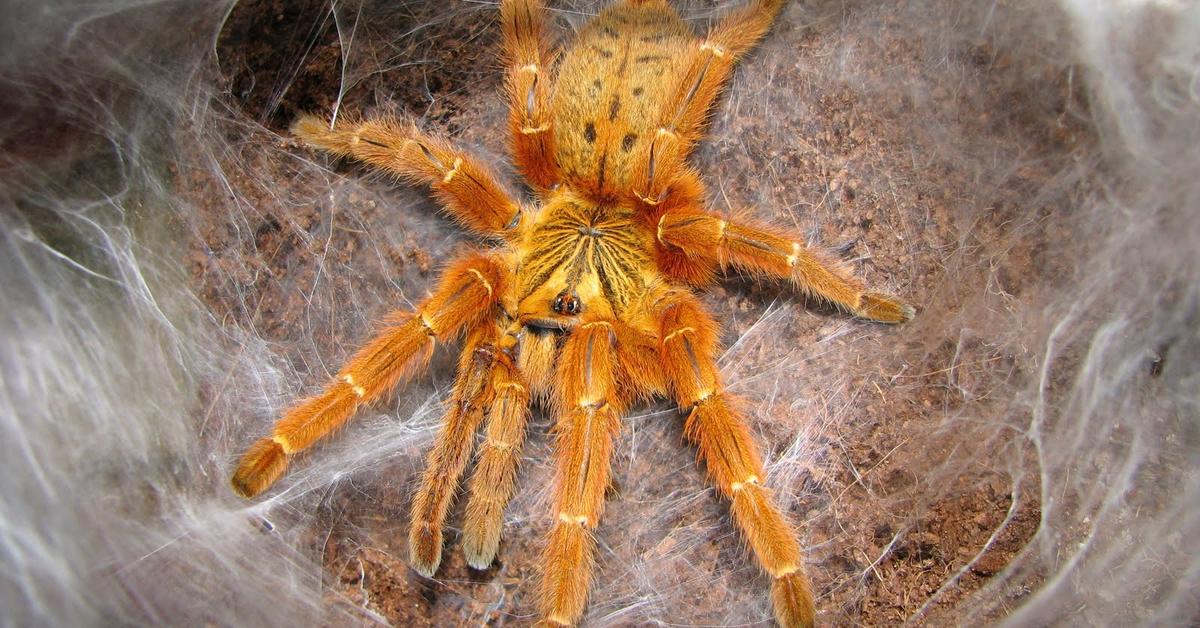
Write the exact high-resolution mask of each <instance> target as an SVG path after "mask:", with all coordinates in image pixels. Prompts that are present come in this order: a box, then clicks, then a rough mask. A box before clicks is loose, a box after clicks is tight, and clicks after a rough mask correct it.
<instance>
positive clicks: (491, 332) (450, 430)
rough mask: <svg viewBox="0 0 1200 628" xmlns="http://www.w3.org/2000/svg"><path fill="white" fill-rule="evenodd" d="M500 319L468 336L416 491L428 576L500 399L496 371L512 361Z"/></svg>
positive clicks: (414, 538) (417, 553) (417, 540)
mask: <svg viewBox="0 0 1200 628" xmlns="http://www.w3.org/2000/svg"><path fill="white" fill-rule="evenodd" d="M496 336H497V333H496V327H495V325H487V324H485V325H482V326H481V327H480V329H478V330H476V331H475V332H473V333H472V334H471V336H470V337H469V338H468V339H467V342H466V344H465V346H464V347H463V352H462V354H461V355H460V357H459V364H458V376H457V377H456V379H455V381H454V392H453V393H452V394H451V395H450V400H449V405H450V407H449V409H448V410H447V412H446V420H445V422H444V424H443V426H442V431H441V433H439V434H438V437H437V440H436V441H435V444H434V446H433V449H431V450H430V451H429V458H428V462H427V463H426V466H425V472H424V473H423V474H422V475H421V485H420V487H419V488H418V489H417V492H416V494H415V495H414V496H413V501H412V523H411V526H410V528H409V533H408V551H409V558H410V562H411V564H412V566H413V569H416V570H417V571H418V572H419V573H421V574H422V575H424V576H426V577H430V576H432V575H433V574H434V572H436V571H437V568H438V564H439V563H441V560H442V529H443V527H444V526H445V523H446V514H447V513H448V512H449V511H450V504H451V501H453V499H454V495H455V492H456V491H457V490H458V484H459V480H460V479H461V478H462V473H463V470H464V469H465V468H466V466H467V461H468V459H469V458H470V457H471V451H472V449H474V446H475V432H477V431H478V430H479V424H480V423H482V422H483V418H484V415H485V414H487V412H488V410H489V408H492V407H493V405H494V404H495V402H496V398H497V390H496V387H495V379H494V376H493V371H494V370H496V369H497V368H503V367H502V366H501V361H507V360H506V356H504V355H503V354H502V353H501V352H500V349H499V348H497V346H496Z"/></svg>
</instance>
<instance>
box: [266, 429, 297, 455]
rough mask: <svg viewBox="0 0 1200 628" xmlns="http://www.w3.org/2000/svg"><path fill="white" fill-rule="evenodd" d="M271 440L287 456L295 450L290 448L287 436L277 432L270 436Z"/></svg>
mask: <svg viewBox="0 0 1200 628" xmlns="http://www.w3.org/2000/svg"><path fill="white" fill-rule="evenodd" d="M271 440H272V441H274V443H275V444H276V445H279V448H280V449H282V450H283V453H285V454H287V455H289V456H290V455H292V452H293V451H295V450H294V449H292V446H291V445H290V444H289V443H288V440H287V438H286V437H284V436H280V435H279V434H276V435H274V436H272V437H271Z"/></svg>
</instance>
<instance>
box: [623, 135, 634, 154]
mask: <svg viewBox="0 0 1200 628" xmlns="http://www.w3.org/2000/svg"><path fill="white" fill-rule="evenodd" d="M636 141H637V134H636V133H627V134H625V137H624V138H622V139H621V150H623V151H625V152H627V153H628V152H629V150H630V149H631V148H633V143H634V142H636Z"/></svg>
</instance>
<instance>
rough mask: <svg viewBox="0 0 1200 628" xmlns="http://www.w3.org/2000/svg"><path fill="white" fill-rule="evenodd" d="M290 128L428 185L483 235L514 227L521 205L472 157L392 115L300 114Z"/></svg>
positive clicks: (314, 143) (460, 218)
mask: <svg viewBox="0 0 1200 628" xmlns="http://www.w3.org/2000/svg"><path fill="white" fill-rule="evenodd" d="M292 134H294V135H295V136H296V137H299V138H300V139H302V140H304V142H305V143H307V144H308V145H310V146H314V147H316V148H320V149H323V150H326V151H329V152H331V153H333V154H335V155H338V156H340V157H352V158H354V159H357V160H359V161H363V162H366V163H368V164H370V165H372V166H375V167H376V168H380V169H382V170H385V171H387V172H390V173H392V174H395V175H397V176H399V177H400V178H402V179H405V180H407V181H410V182H412V183H421V184H427V185H429V186H430V187H431V188H432V189H433V192H434V195H435V196H436V197H437V199H438V200H439V201H440V202H441V204H442V206H443V207H445V208H446V210H447V211H448V212H449V213H450V215H451V216H452V217H453V218H454V219H455V220H456V221H457V222H458V223H459V224H461V225H462V226H463V227H465V228H467V229H469V230H471V231H473V232H475V233H476V234H478V235H482V236H497V235H505V234H510V233H513V230H514V229H515V228H516V227H517V226H518V225H519V224H520V220H521V208H520V206H519V205H517V203H516V201H514V200H513V199H512V197H511V196H510V195H509V194H508V192H506V191H505V190H504V188H503V186H501V185H500V184H499V183H498V182H497V181H496V178H495V176H494V175H492V174H491V173H490V172H489V171H488V170H487V169H486V168H484V167H483V165H482V164H480V163H479V162H478V161H477V160H476V159H475V158H474V157H471V156H470V155H468V154H466V153H463V152H461V151H459V150H457V149H455V148H454V147H453V146H452V145H450V144H449V143H448V142H446V141H444V140H441V139H438V138H436V137H433V136H430V135H426V134H424V133H422V132H420V131H419V130H417V127H416V126H415V125H413V124H412V123H406V122H401V121H399V120H395V119H388V118H382V119H376V120H362V121H355V120H346V119H341V120H338V121H337V124H335V125H334V126H333V127H332V128H330V126H329V123H328V122H326V121H325V120H324V119H323V118H321V117H319V116H314V115H311V114H306V115H302V116H300V117H299V118H297V119H296V121H295V122H294V123H292Z"/></svg>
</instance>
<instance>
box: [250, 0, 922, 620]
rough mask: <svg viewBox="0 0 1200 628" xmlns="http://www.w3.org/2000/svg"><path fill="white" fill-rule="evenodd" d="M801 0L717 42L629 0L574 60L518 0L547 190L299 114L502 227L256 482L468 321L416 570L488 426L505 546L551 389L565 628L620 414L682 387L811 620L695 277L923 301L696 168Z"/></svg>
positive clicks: (515, 60) (593, 27) (513, 101)
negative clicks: (719, 199)
mask: <svg viewBox="0 0 1200 628" xmlns="http://www.w3.org/2000/svg"><path fill="white" fill-rule="evenodd" d="M784 2H785V0H750V3H749V4H748V5H747V6H745V7H743V8H741V9H739V10H737V11H735V12H733V13H731V14H729V15H728V16H726V17H725V18H724V19H722V20H721V21H720V22H719V23H718V24H717V25H716V27H715V28H713V29H712V30H711V31H710V32H709V33H708V34H707V36H705V37H704V38H702V39H697V38H696V37H695V36H694V35H693V33H692V32H691V31H690V30H689V28H688V27H687V26H686V25H685V24H684V22H683V21H682V20H681V19H680V18H679V17H678V15H677V14H676V13H675V12H674V11H673V10H672V9H671V8H670V7H669V6H667V4H666V3H665V2H664V1H663V0H625V1H623V2H619V3H618V4H616V5H615V6H612V7H610V8H608V9H606V10H605V11H603V12H602V13H600V15H598V16H597V17H596V18H594V19H592V20H591V21H590V22H588V23H587V24H586V25H585V26H584V27H583V28H582V29H581V30H580V31H579V33H578V35H577V37H576V38H575V42H574V44H573V45H572V46H571V47H570V48H568V49H567V50H566V51H565V52H564V53H562V55H561V58H557V60H556V57H557V55H556V53H555V52H553V51H552V47H551V44H550V39H549V37H548V35H547V33H546V16H545V9H544V7H543V6H542V5H541V3H540V2H538V0H504V1H503V2H502V3H501V20H502V23H503V32H504V59H505V62H506V64H507V77H506V85H507V92H508V99H509V103H510V112H509V128H510V132H511V136H512V137H511V141H512V153H513V158H514V159H515V161H516V165H517V166H518V168H519V169H520V172H521V173H522V174H523V175H524V177H525V179H526V180H527V181H528V182H529V183H530V184H531V186H532V187H533V192H534V194H535V197H536V200H534V201H532V202H531V203H528V204H527V203H522V202H520V201H518V200H516V199H515V198H514V197H513V195H512V194H510V193H509V192H507V191H506V190H505V189H504V187H503V186H501V185H500V184H499V183H498V182H497V180H496V178H495V177H494V176H493V175H492V174H491V173H489V172H488V170H487V169H486V168H485V167H484V166H483V165H482V164H480V163H479V162H478V161H477V160H475V159H473V158H472V157H471V156H469V155H467V154H465V153H463V152H460V151H459V150H457V149H455V148H454V147H453V146H451V145H450V144H448V143H447V142H445V141H443V140H440V139H437V138H434V137H430V136H428V135H425V134H424V133H422V132H421V131H419V130H418V129H416V128H415V127H414V126H412V125H411V124H406V123H401V122H398V121H394V120H362V121H345V120H343V121H339V122H337V123H335V124H332V125H331V124H329V123H326V122H325V121H324V120H323V119H321V118H318V117H315V116H303V117H301V118H300V119H299V120H297V121H296V123H295V125H294V126H293V128H292V131H293V133H294V134H295V135H296V136H298V137H299V138H301V139H302V140H303V141H305V142H306V143H308V144H310V145H312V146H315V147H317V148H321V149H324V150H326V151H329V152H331V153H333V154H335V155H340V156H347V157H351V158H354V159H357V160H361V161H364V162H366V163H368V164H371V165H373V166H376V167H378V168H381V169H383V170H385V171H388V172H391V173H394V174H396V175H398V176H399V177H402V178H404V179H406V180H409V181H412V182H414V183H423V184H427V185H429V186H430V187H431V188H433V190H434V193H435V195H436V196H437V198H438V200H439V201H440V202H441V204H442V205H443V206H444V207H445V209H446V211H447V212H448V213H449V214H450V215H451V216H453V217H454V219H455V220H457V221H458V222H459V223H460V224H461V225H462V226H464V227H465V228H467V229H468V230H469V231H471V232H472V233H473V234H475V235H477V236H480V237H482V238H484V239H487V240H489V241H491V242H492V243H494V246H492V247H491V248H489V249H487V250H486V251H482V252H477V253H472V254H469V255H465V256H463V257H461V258H460V259H458V260H455V261H453V262H452V263H451V264H450V265H449V267H448V269H447V270H446V271H445V273H444V274H443V275H442V278H441V280H440V282H439V284H438V286H437V288H435V289H434V291H433V293H432V295H431V296H430V297H429V298H428V299H427V300H425V301H424V302H423V303H421V304H420V305H419V306H418V307H417V309H416V311H414V312H403V313H399V314H396V315H395V316H394V317H392V318H391V319H389V321H388V325H387V327H386V328H385V329H384V330H383V331H382V332H381V333H380V334H379V335H377V336H376V337H375V338H373V339H372V340H370V341H369V342H368V343H367V345H366V346H365V347H363V348H362V349H361V350H359V351H358V352H357V353H356V354H355V355H354V357H353V358H352V359H351V360H350V362H349V363H348V364H347V365H346V366H345V367H344V368H343V369H342V370H341V371H340V372H339V373H338V374H337V376H336V378H335V379H334V380H333V381H331V382H329V384H328V385H327V386H326V387H325V389H324V391H323V392H322V393H321V394H319V395H317V396H315V397H311V398H309V399H305V400H303V401H300V402H299V403H297V404H296V405H294V406H292V407H291V408H290V409H289V410H288V411H287V413H286V414H285V415H284V417H283V419H282V420H280V421H279V422H278V423H277V424H276V425H275V427H274V430H273V431H272V433H271V435H270V436H267V437H266V438H263V439H262V440H260V441H258V442H257V443H255V444H254V445H253V446H252V447H251V448H250V450H249V451H248V452H246V454H245V456H244V457H243V458H242V461H241V464H240V465H239V466H238V468H237V470H236V472H235V473H234V475H233V479H232V483H233V487H234V489H235V490H236V491H237V492H238V493H240V494H242V495H245V496H253V495H257V494H259V493H261V492H262V491H264V490H265V489H267V488H268V487H269V486H270V485H271V484H272V483H274V482H275V480H276V479H278V478H279V476H280V475H281V474H282V473H283V472H284V470H285V468H286V467H287V464H288V460H289V458H290V457H291V456H293V455H295V454H296V453H298V452H300V451H303V450H305V449H307V448H308V447H310V446H311V445H312V444H313V443H314V442H316V441H317V440H318V439H320V438H321V437H323V436H325V435H326V434H329V433H330V432H331V431H333V430H334V429H336V428H337V427H338V426H340V425H342V424H343V423H344V422H345V421H347V420H348V419H349V418H350V417H351V416H352V415H353V414H354V413H355V411H356V410H357V409H358V408H359V407H360V406H362V405H363V404H366V403H369V402H371V401H372V400H374V399H377V398H378V397H380V396H381V395H382V394H384V393H385V392H386V391H388V390H389V389H391V388H392V387H393V386H394V385H395V384H396V383H397V381H398V380H400V379H401V378H402V377H404V376H405V375H406V374H409V373H411V372H412V371H413V370H415V369H417V368H419V367H420V366H422V365H423V364H424V363H425V362H426V361H427V359H428V357H429V354H430V351H431V350H432V349H433V346H434V345H435V343H437V342H439V341H443V342H444V341H449V340H452V339H455V338H457V337H459V336H465V346H464V348H463V351H462V357H461V358H460V360H459V364H458V376H457V379H456V381H455V383H454V388H453V392H452V394H451V399H450V402H449V404H448V410H447V414H446V418H445V424H444V426H443V428H442V432H441V435H440V436H439V437H438V439H437V443H436V445H435V446H434V448H433V450H432V451H431V452H430V454H429V461H428V468H427V469H426V471H425V473H424V475H423V476H422V478H421V483H420V487H419V488H418V490H417V492H416V495H415V497H414V498H413V502H412V527H411V532H410V534H409V547H410V552H411V563H412V566H413V567H414V568H415V569H416V570H417V571H419V572H421V573H422V574H425V575H427V576H428V575H432V574H433V573H434V572H435V571H436V570H437V567H438V564H439V562H440V560H441V553H442V529H443V527H444V524H445V521H446V515H447V511H448V510H449V508H450V504H451V501H452V500H453V498H454V496H455V493H456V492H457V490H458V486H459V481H460V479H461V476H462V474H463V471H464V469H465V468H466V466H467V462H468V460H469V459H470V458H471V457H472V450H473V448H474V444H475V433H476V431H477V430H478V429H479V428H480V427H481V426H482V428H483V430H484V431H485V432H486V437H485V438H484V440H483V444H482V446H481V447H480V449H479V452H478V454H476V463H475V470H474V475H473V477H472V478H471V480H470V483H469V487H468V498H467V506H466V515H465V523H464V526H463V533H462V538H463V551H464V553H465V554H466V558H467V561H468V563H470V564H471V565H472V566H473V567H476V568H484V567H487V566H488V565H489V564H491V562H492V560H493V558H494V557H495V556H496V551H497V548H498V546H499V542H500V531H501V527H502V522H503V511H504V508H505V506H506V504H507V502H508V501H509V498H510V497H511V496H512V493H513V487H514V483H515V479H516V474H517V465H518V462H519V460H520V451H521V446H522V442H523V441H524V437H525V431H526V421H527V418H528V414H529V409H528V408H529V404H530V402H531V400H532V399H535V398H536V399H540V400H543V401H545V402H546V404H547V406H548V408H549V409H550V411H551V412H553V414H554V416H555V417H556V419H555V430H556V432H557V443H556V448H557V461H556V468H557V472H556V483H555V494H554V495H555V496H554V513H553V517H554V519H553V524H552V528H551V530H550V533H549V538H548V539H547V540H546V549H545V554H544V557H543V574H542V582H541V595H540V601H539V605H540V613H541V617H542V618H543V619H542V621H543V623H544V624H546V625H572V624H575V623H577V622H578V621H579V618H580V617H581V616H582V614H583V610H584V605H585V601H586V597H587V592H588V588H589V580H590V577H591V572H592V566H593V562H594V557H593V555H594V553H595V541H594V539H593V538H592V533H591V531H592V530H593V529H595V528H596V526H597V525H598V524H599V522H600V515H601V513H602V511H603V509H604V494H605V490H606V489H607V487H608V485H609V465H610V458H611V455H612V451H613V442H614V438H615V437H616V435H617V434H618V432H619V431H620V425H621V414H622V413H623V412H624V411H625V410H626V409H627V408H629V406H630V405H631V404H632V403H634V402H636V401H638V400H641V399H646V398H649V397H653V396H658V395H669V396H671V397H673V398H674V400H675V401H676V402H677V403H678V405H679V408H680V410H681V412H683V413H685V414H686V415H687V419H686V428H685V431H686V434H687V436H688V437H689V438H690V439H691V440H692V441H694V442H695V443H696V445H697V447H698V449H699V454H700V458H702V459H703V461H704V463H705V465H706V467H707V469H708V474H709V475H710V476H711V479H712V481H713V482H714V483H715V485H716V486H717V488H718V489H719V490H720V492H721V493H722V494H724V495H725V496H726V497H727V498H729V500H730V501H731V502H732V510H733V519H734V522H735V523H736V525H737V527H738V528H740V529H741V531H742V533H743V535H744V537H745V540H746V541H747V543H748V545H749V547H750V548H751V549H752V550H753V553H754V555H755V556H756V557H757V559H758V562H759V564H760V565H761V566H762V568H763V569H764V570H765V571H766V572H767V573H768V574H769V575H770V576H771V578H772V585H771V589H772V599H773V602H774V608H775V616H776V619H777V620H778V622H779V623H780V624H781V625H784V626H809V625H812V624H813V620H814V611H813V601H812V593H811V590H810V587H809V583H808V579H807V577H806V576H805V572H804V565H803V559H802V557H801V552H800V546H799V544H798V542H797V540H796V536H795V533H794V532H793V529H792V526H791V525H790V524H789V523H788V521H787V520H786V518H785V517H784V516H783V515H782V514H781V513H780V512H779V510H778V509H777V507H776V506H775V505H774V504H773V503H772V499H771V495H770V493H769V492H768V490H767V489H766V488H765V487H764V486H763V485H762V483H761V479H762V478H763V468H762V462H761V460H760V458H759V454H758V452H757V450H756V447H755V445H754V443H753V442H752V440H751V438H750V435H749V430H748V429H747V426H746V423H745V419H744V418H743V416H742V415H741V413H740V412H739V411H738V410H737V404H736V403H735V402H734V400H733V399H731V398H730V396H729V394H728V393H726V392H725V391H724V390H723V389H722V386H721V378H720V374H719V373H718V371H717V368H716V366H715V358H716V354H717V351H718V344H717V324H716V323H715V322H714V321H713V319H712V317H711V316H710V315H709V314H708V313H707V312H705V310H704V307H703V306H702V305H701V304H700V301H699V300H698V299H697V297H696V296H695V294H694V292H693V290H694V289H695V288H698V287H703V286H705V285H707V284H710V283H711V282H713V281H714V279H715V277H716V274H717V271H718V270H719V269H722V268H725V267H733V268H735V269H741V270H747V271H751V272H752V273H754V274H756V275H765V276H768V277H776V278H780V279H787V280H790V281H791V282H792V284H793V285H794V286H795V287H796V288H797V289H799V290H800V291H802V292H803V293H805V294H808V295H811V296H814V297H818V298H821V299H824V300H826V301H828V302H830V303H833V304H836V305H837V306H839V307H841V308H842V309H844V310H846V311H847V312H849V313H851V314H854V315H856V316H859V317H862V318H866V319H869V320H873V321H880V322H884V323H901V322H904V321H907V320H909V319H910V318H912V316H913V309H912V307H910V306H909V305H907V304H905V303H904V302H903V301H901V300H899V299H897V298H895V297H892V296H889V295H885V294H881V293H878V292H869V291H867V290H866V289H865V288H864V286H863V284H862V283H861V282H860V281H859V280H857V279H855V278H854V277H853V276H851V274H849V273H848V272H846V271H845V270H844V269H842V268H841V267H840V266H839V265H838V264H836V263H834V262H831V261H830V260H829V259H827V258H825V257H824V256H823V255H821V254H820V253H819V252H817V251H813V250H811V249H810V248H808V247H807V246H805V245H804V244H803V243H802V242H801V241H800V239H799V238H798V237H797V236H796V235H793V234H788V233H784V232H781V231H778V230H776V229H772V228H770V227H766V226H762V225H752V224H745V223H739V222H734V221H730V220H726V219H724V218H721V217H720V216H718V215H715V214H714V213H712V212H711V211H709V210H708V209H706V206H705V192H704V188H703V186H702V183H701V179H700V176H699V174H698V173H697V172H696V171H695V170H693V169H692V168H691V167H689V166H688V164H687V161H686V160H687V157H688V154H689V152H690V150H691V149H692V148H693V147H694V146H695V144H696V142H697V141H698V140H699V139H700V137H701V133H702V130H703V127H704V123H705V120H706V118H707V117H708V115H709V111H710V109H711V108H712V106H713V103H714V101H715V100H716V99H717V97H718V95H719V93H720V91H721V89H722V86H723V85H724V84H725V82H726V81H727V80H728V78H729V76H730V73H731V72H732V69H733V67H734V64H735V63H736V62H737V60H738V59H739V58H740V57H742V56H743V55H745V54H746V53H747V51H749V50H750V49H751V48H752V47H753V46H754V45H755V43H757V42H758V40H759V39H760V38H761V37H762V36H763V34H764V33H765V32H766V31H767V29H768V28H769V27H770V26H771V23H772V22H773V21H774V19H775V16H776V15H777V14H778V13H779V11H780V9H781V8H782V5H783V3H784Z"/></svg>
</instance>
